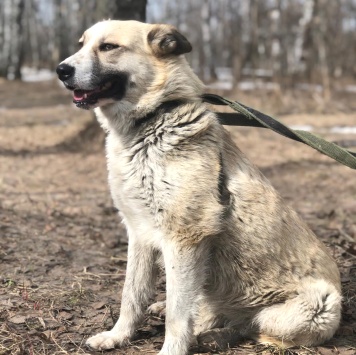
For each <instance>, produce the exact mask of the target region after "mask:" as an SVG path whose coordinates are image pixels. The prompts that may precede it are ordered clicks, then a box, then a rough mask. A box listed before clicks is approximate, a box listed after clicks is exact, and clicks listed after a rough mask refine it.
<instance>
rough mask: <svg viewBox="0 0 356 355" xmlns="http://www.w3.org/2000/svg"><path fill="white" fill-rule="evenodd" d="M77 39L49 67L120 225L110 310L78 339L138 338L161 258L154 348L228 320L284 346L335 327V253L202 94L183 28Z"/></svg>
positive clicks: (236, 328)
mask: <svg viewBox="0 0 356 355" xmlns="http://www.w3.org/2000/svg"><path fill="white" fill-rule="evenodd" d="M79 43H80V45H81V46H82V47H81V49H80V50H79V51H78V52H77V53H75V54H74V55H73V56H71V57H69V58H67V59H66V60H64V61H63V62H62V63H61V64H60V65H59V66H58V68H57V73H58V76H59V78H60V79H61V80H62V81H63V82H64V84H65V86H66V87H67V88H68V89H69V90H72V91H73V97H74V103H75V104H76V105H77V106H78V107H81V108H85V109H91V108H94V110H95V113H96V116H97V118H98V120H99V122H100V124H101V126H102V127H103V128H104V130H105V131H106V132H107V138H106V151H107V165H108V171H109V185H110V189H111V194H112V198H113V200H114V204H115V206H116V207H117V208H118V210H119V211H120V215H121V217H122V219H123V222H124V224H125V226H126V228H127V231H128V236H129V244H128V263H127V271H126V280H125V285H124V288H123V292H122V302H121V311H120V317H119V320H118V321H117V323H116V324H115V326H114V327H113V329H111V330H110V331H106V332H103V333H100V334H98V335H95V336H93V337H91V338H89V339H88V340H87V344H88V345H89V346H90V347H92V348H94V349H99V350H103V349H110V348H114V347H116V346H121V345H123V344H125V343H128V341H129V340H130V339H131V338H132V337H133V336H134V333H135V329H136V328H137V326H138V325H139V323H140V321H141V320H142V317H143V314H144V312H145V310H146V307H147V306H148V304H149V302H150V301H151V300H152V296H153V295H154V284H155V278H156V275H157V267H158V266H157V264H158V260H159V259H161V260H162V263H163V265H164V268H165V272H166V288H167V296H166V335H165V341H164V344H163V347H162V350H161V351H160V352H159V355H184V354H187V352H188V348H189V346H190V344H192V342H193V341H194V339H196V337H197V336H198V338H199V339H204V334H208V335H209V336H210V335H213V334H214V332H216V333H219V334H224V331H226V335H227V336H228V334H231V333H234V332H236V333H238V334H240V335H241V336H246V337H251V338H253V339H256V341H259V342H266V343H276V344H279V345H283V346H295V345H303V346H312V345H317V344H320V343H322V342H324V341H326V340H328V339H329V338H331V337H332V336H333V334H334V332H335V331H336V329H337V327H338V325H339V321H340V313H341V286H340V277H339V272H338V268H337V266H336V263H335V262H334V260H333V259H332V258H331V256H330V255H329V253H328V251H327V249H326V247H325V246H324V245H323V244H322V243H321V242H320V241H319V240H318V239H317V238H316V237H315V235H314V234H313V233H312V231H311V230H310V229H309V228H308V227H307V226H306V225H305V223H303V222H302V221H301V220H300V218H299V217H298V216H297V214H296V213H295V212H294V211H293V210H292V209H290V208H289V207H287V206H286V205H285V204H284V202H283V201H282V199H281V197H280V196H279V195H278V193H277V192H276V191H275V190H274V189H273V187H272V186H271V185H270V183H269V182H268V181H267V179H266V178H265V177H264V176H263V175H262V174H261V172H260V171H259V170H258V169H257V168H256V167H255V166H254V165H252V164H251V163H250V161H249V160H248V159H247V158H246V156H245V155H244V154H243V153H242V152H241V151H240V150H239V149H238V148H237V147H236V145H235V144H234V142H233V141H232V139H231V137H230V135H229V133H228V132H227V131H226V130H225V129H224V127H222V125H221V124H220V123H219V121H218V119H217V116H216V115H215V114H214V112H212V111H210V110H209V108H208V107H207V106H206V104H204V103H203V101H202V98H201V96H202V93H203V84H202V83H201V81H200V80H199V79H198V78H197V77H196V76H195V75H194V73H193V72H192V70H191V68H190V67H189V66H188V64H187V62H186V60H185V58H184V56H183V54H185V53H187V52H190V51H191V45H190V43H189V42H188V41H187V39H186V38H185V37H184V36H183V35H182V34H180V33H179V32H178V31H177V30H176V29H175V28H174V27H172V26H169V25H155V24H144V23H140V22H136V21H110V20H109V21H103V22H99V23H97V24H96V25H94V26H93V27H91V28H89V29H88V30H87V31H86V32H85V33H84V34H83V36H82V37H81V39H80V40H79ZM157 307H159V305H155V306H153V307H152V308H151V310H154V309H157Z"/></svg>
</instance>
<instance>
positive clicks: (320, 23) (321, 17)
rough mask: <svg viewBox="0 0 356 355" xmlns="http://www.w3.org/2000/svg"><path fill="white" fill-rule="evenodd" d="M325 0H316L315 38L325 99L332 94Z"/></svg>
mask: <svg viewBox="0 0 356 355" xmlns="http://www.w3.org/2000/svg"><path fill="white" fill-rule="evenodd" d="M326 6H327V1H325V0H314V12H315V15H314V39H315V43H316V46H317V51H318V57H319V65H320V75H321V82H322V86H323V96H324V99H325V100H327V101H328V100H329V99H330V96H331V93H330V92H331V88H330V73H329V67H328V62H327V49H326V48H327V43H326V41H327V26H326V22H327V18H326V11H325V10H326Z"/></svg>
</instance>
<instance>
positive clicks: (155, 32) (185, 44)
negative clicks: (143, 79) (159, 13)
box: [147, 25, 192, 57]
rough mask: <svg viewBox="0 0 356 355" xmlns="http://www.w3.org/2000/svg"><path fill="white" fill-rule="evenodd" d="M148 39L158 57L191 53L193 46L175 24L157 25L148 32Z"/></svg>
mask: <svg viewBox="0 0 356 355" xmlns="http://www.w3.org/2000/svg"><path fill="white" fill-rule="evenodd" d="M147 40H148V43H149V45H150V46H151V48H152V51H153V53H154V54H155V55H156V56H157V57H166V56H169V55H180V54H184V53H189V52H190V51H191V50H192V46H191V44H190V43H189V41H188V40H187V39H186V38H185V37H184V36H183V35H182V34H181V33H179V32H178V31H177V30H176V29H175V28H174V27H173V26H169V25H157V26H156V27H154V28H153V29H152V30H151V31H150V32H149V34H148V36H147Z"/></svg>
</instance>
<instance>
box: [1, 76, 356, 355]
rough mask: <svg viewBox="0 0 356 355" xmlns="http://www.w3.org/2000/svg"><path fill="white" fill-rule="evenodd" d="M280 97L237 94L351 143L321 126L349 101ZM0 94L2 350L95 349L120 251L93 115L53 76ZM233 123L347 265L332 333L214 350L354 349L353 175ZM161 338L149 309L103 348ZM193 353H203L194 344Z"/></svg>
mask: <svg viewBox="0 0 356 355" xmlns="http://www.w3.org/2000/svg"><path fill="white" fill-rule="evenodd" d="M277 96H278V97H277V98H276V97H269V96H268V95H267V96H266V95H264V96H261V97H262V98H261V99H259V96H258V94H256V93H254V95H253V97H249V95H246V94H245V95H242V94H241V95H240V101H243V102H244V103H246V104H248V105H252V106H255V107H257V108H260V109H262V110H264V111H266V110H267V112H268V111H269V112H275V113H284V114H286V113H292V115H283V116H280V118H281V119H282V120H283V121H284V122H286V123H288V124H312V125H314V126H315V127H317V128H318V130H320V132H322V134H323V135H324V136H325V137H326V138H328V139H330V140H337V141H342V142H344V144H346V143H347V145H348V146H350V149H352V147H351V146H352V145H354V147H353V149H355V150H356V134H349V135H339V134H335V133H334V134H331V133H328V128H329V127H332V126H335V125H348V126H356V114H355V113H352V110H353V107H351V106H350V105H351V104H350V102H353V101H352V100H348V99H347V98H345V100H344V102H340V101H338V103H337V105H336V104H332V105H326V106H322V105H321V104H320V100H318V98H315V97H313V96H312V95H309V96H308V97H306V98H304V99H301V97H299V96H295V97H293V96H289V97H288V99H286V98H283V97H281V95H277ZM230 97H231V96H230ZM233 97H236V96H233ZM0 98H1V99H0V100H1V101H0V354H11V355H15V354H17V355H21V354H30V355H35V354H41V355H42V354H50V355H56V354H89V353H90V354H100V353H101V352H93V351H89V350H88V349H86V348H85V346H84V341H85V339H86V338H87V337H88V336H89V335H93V334H95V333H97V332H99V331H102V330H106V329H109V328H110V327H111V326H112V325H113V323H114V322H115V320H116V319H117V317H118V314H119V308H120V294H121V289H122V285H123V282H124V278H125V266H126V251H127V240H126V235H125V230H124V228H123V226H122V225H120V223H119V219H118V216H117V211H116V210H115V209H114V208H113V205H112V202H111V198H110V195H109V191H108V187H107V173H106V164H105V154H104V149H103V146H102V143H101V141H102V140H101V138H100V137H99V138H96V139H93V140H91V139H90V135H89V139H88V135H82V134H80V132H81V131H82V130H83V127H85V125H87V124H88V122H90V120H91V119H92V116H91V114H90V113H89V112H87V111H82V110H79V109H77V108H75V107H73V105H71V104H70V101H71V99H70V96H69V95H68V94H67V93H66V92H65V91H64V90H63V89H62V88H60V87H59V85H58V84H57V83H56V82H43V83H32V84H29V83H27V84H20V83H7V82H5V81H2V82H0ZM313 102H314V105H313ZM298 107H299V109H298ZM331 107H332V109H330V108H331ZM264 108H265V109H264ZM309 111H310V112H311V111H313V112H312V113H313V114H308V112H309ZM231 131H232V134H233V136H234V137H235V139H236V142H237V143H238V145H239V146H240V148H241V149H242V150H243V151H244V152H246V153H247V155H248V156H249V157H250V159H251V160H252V161H253V162H255V164H257V165H258V166H259V167H260V168H261V170H262V171H263V173H264V174H265V175H266V176H267V177H268V178H269V179H270V180H271V181H272V182H273V184H274V186H275V187H276V188H277V190H278V191H280V193H281V194H282V195H283V197H284V198H285V199H286V200H287V201H288V203H289V204H290V205H292V206H293V207H294V208H295V209H296V210H297V211H298V212H299V213H300V214H301V215H302V217H303V218H304V219H305V220H306V221H307V223H308V224H309V225H310V227H311V228H312V229H313V230H314V231H315V233H316V234H317V236H318V237H319V238H320V239H321V240H322V241H323V242H325V243H326V244H327V245H328V246H329V248H330V250H331V252H332V254H333V255H334V257H335V258H336V260H337V262H338V264H339V267H340V271H341V274H342V286H343V296H344V307H343V320H342V324H341V327H340V329H339V331H338V332H337V334H336V336H335V337H334V339H333V340H331V341H330V342H328V343H327V344H325V345H324V346H320V347H317V348H310V349H307V348H299V349H291V350H285V351H283V350H280V349H277V348H272V347H265V346H262V345H256V344H254V343H252V342H251V341H248V340H245V341H242V342H241V343H239V344H238V345H237V346H236V347H234V348H232V349H229V350H226V351H221V352H217V351H215V352H214V351H210V354H213V353H219V354H225V355H232V354H270V353H273V354H323V355H331V354H343V355H351V354H356V183H355V181H356V179H355V178H356V175H355V174H356V172H355V171H353V170H351V169H349V168H346V167H343V166H341V165H339V164H338V163H336V162H334V161H332V160H331V159H329V158H327V157H323V156H321V155H320V154H319V153H317V152H315V151H313V150H312V149H311V148H309V147H306V146H303V145H301V144H299V143H295V142H292V141H289V140H286V139H285V138H282V137H279V136H277V135H276V134H274V133H272V132H269V131H267V130H262V129H257V128H234V129H232V130H231ZM78 137H79V138H80V139H78ZM81 139H82V140H81ZM345 142H346V143H345ZM163 298H164V278H163V277H161V278H160V280H159V283H158V288H157V299H159V300H160V299H163ZM163 336H164V319H162V318H160V317H154V316H150V315H147V317H146V318H145V320H144V322H143V324H142V327H141V328H140V329H139V330H138V331H137V337H136V340H134V341H132V343H131V345H130V346H128V347H126V348H123V349H116V350H112V351H108V352H104V353H105V354H129V355H130V354H155V353H157V352H158V351H159V349H160V347H161V346H162V342H163ZM200 353H209V350H208V349H201V348H200V349H199V348H192V351H191V354H200Z"/></svg>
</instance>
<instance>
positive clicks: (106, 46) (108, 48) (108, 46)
mask: <svg viewBox="0 0 356 355" xmlns="http://www.w3.org/2000/svg"><path fill="white" fill-rule="evenodd" d="M119 47H120V46H119V45H117V44H112V43H102V44H101V45H100V46H99V50H100V51H102V52H108V51H111V50H113V49H115V48H119Z"/></svg>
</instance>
